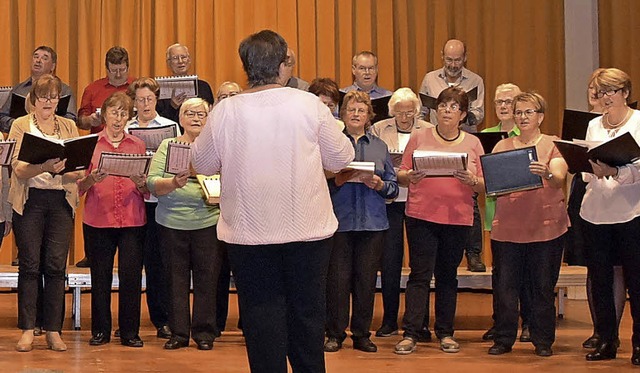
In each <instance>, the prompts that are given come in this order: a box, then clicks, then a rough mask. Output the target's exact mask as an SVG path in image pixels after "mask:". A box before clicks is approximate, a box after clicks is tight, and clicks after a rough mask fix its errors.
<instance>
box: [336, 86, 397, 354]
mask: <svg viewBox="0 0 640 373" xmlns="http://www.w3.org/2000/svg"><path fill="white" fill-rule="evenodd" d="M340 116H341V118H342V120H343V121H344V123H345V135H346V136H347V137H349V139H350V140H351V142H352V144H353V147H354V148H355V153H356V156H355V161H358V162H373V163H374V164H375V170H374V173H373V175H372V174H370V173H369V174H367V173H366V172H363V171H352V170H349V171H343V172H340V173H338V174H337V175H336V176H335V178H332V179H331V180H330V181H329V184H330V185H329V190H330V193H331V200H332V203H333V210H334V212H335V214H336V217H337V218H338V224H339V225H338V230H337V232H336V234H335V235H334V238H333V249H332V252H331V259H330V261H329V276H328V278H327V337H328V339H327V341H326V343H325V345H324V350H325V351H326V352H335V351H338V350H339V349H340V348H341V347H342V342H343V341H344V339H345V338H346V336H347V334H346V332H345V330H346V328H347V326H348V325H349V296H350V295H352V296H353V297H352V299H353V312H352V316H351V334H352V336H351V338H352V339H353V348H354V349H358V350H361V351H365V352H376V351H377V347H376V345H375V344H374V343H373V342H371V339H369V337H370V335H371V333H370V332H369V330H370V326H371V320H372V318H373V302H374V298H375V286H376V276H377V272H378V269H379V266H380V260H381V257H382V249H383V245H384V233H385V231H386V230H387V229H388V228H389V222H388V220H387V213H386V206H385V199H392V198H395V197H396V196H397V195H398V182H397V179H396V173H395V171H394V169H393V163H392V161H391V156H390V155H389V151H388V149H387V145H386V144H385V143H384V141H382V140H381V139H380V138H378V137H376V136H374V135H373V134H371V132H369V131H368V130H369V127H371V119H373V117H374V113H373V108H372V107H371V99H370V98H369V95H368V94H367V93H365V92H360V91H351V92H349V93H347V95H346V96H345V97H344V101H343V103H342V107H341V109H340Z"/></svg>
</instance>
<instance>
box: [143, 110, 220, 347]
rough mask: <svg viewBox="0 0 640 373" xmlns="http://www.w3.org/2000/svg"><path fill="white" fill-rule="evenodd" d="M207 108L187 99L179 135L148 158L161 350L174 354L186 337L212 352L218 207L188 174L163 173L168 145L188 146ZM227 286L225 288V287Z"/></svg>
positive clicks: (181, 112) (217, 257)
mask: <svg viewBox="0 0 640 373" xmlns="http://www.w3.org/2000/svg"><path fill="white" fill-rule="evenodd" d="M208 113H209V104H208V103H207V102H206V101H204V100H203V99H201V98H190V99H188V100H186V101H185V102H183V103H182V106H180V124H181V125H182V128H184V134H183V135H181V136H178V137H176V138H174V139H166V140H164V141H162V143H161V144H160V146H159V147H158V150H157V152H156V153H155V155H154V156H153V161H152V162H151V168H150V169H149V177H148V178H147V186H148V187H149V190H150V191H151V192H152V193H153V194H154V195H155V196H157V197H158V207H157V208H156V214H155V219H156V222H157V223H158V234H159V242H160V252H161V253H162V257H163V259H164V261H165V265H166V268H168V271H167V275H168V276H167V279H168V287H169V294H168V295H169V298H170V299H171V301H170V302H169V303H170V304H169V327H170V328H171V331H172V335H171V339H169V340H168V341H167V342H166V343H165V345H164V348H165V349H167V350H175V349H178V348H181V347H187V346H188V345H189V336H191V338H193V339H194V341H195V342H196V345H197V347H198V349H199V350H211V349H212V348H213V340H214V338H215V331H216V323H215V321H216V317H215V309H216V308H215V299H216V286H211V285H212V284H214V283H215V282H216V281H217V279H218V274H219V271H220V261H221V255H220V246H219V244H218V237H217V235H216V224H217V223H218V216H219V215H220V209H219V208H218V205H217V204H215V205H208V204H206V203H205V200H204V199H203V198H202V195H203V192H202V188H201V187H200V184H199V183H198V181H197V180H196V179H195V178H194V177H193V176H195V175H192V173H191V172H190V171H189V170H186V171H183V172H180V173H178V174H171V173H168V172H167V171H166V170H165V164H166V163H167V156H168V148H169V144H170V143H171V142H180V143H183V144H184V143H186V144H191V143H193V141H194V140H195V139H196V138H197V137H198V136H199V135H200V132H201V131H202V128H203V127H204V125H205V121H206V120H207V115H208ZM192 275H193V312H192V314H190V308H191V307H189V288H190V282H191V279H192ZM228 286H229V285H228V284H227V287H228Z"/></svg>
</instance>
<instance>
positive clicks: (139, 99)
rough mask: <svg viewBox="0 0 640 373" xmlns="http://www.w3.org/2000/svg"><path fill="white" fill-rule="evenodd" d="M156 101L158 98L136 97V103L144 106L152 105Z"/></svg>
mask: <svg viewBox="0 0 640 373" xmlns="http://www.w3.org/2000/svg"><path fill="white" fill-rule="evenodd" d="M155 99H156V96H147V97H136V102H137V103H139V104H141V105H144V104H145V103H149V104H150V103H152V102H153V101H154V100H155Z"/></svg>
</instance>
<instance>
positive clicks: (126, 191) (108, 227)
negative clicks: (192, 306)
mask: <svg viewBox="0 0 640 373" xmlns="http://www.w3.org/2000/svg"><path fill="white" fill-rule="evenodd" d="M131 114H133V104H132V100H131V98H130V97H129V96H127V95H126V94H125V93H124V92H116V93H114V94H112V95H111V96H109V98H107V99H106V100H105V101H104V103H103V104H102V110H101V115H102V120H103V121H104V123H105V128H104V130H102V131H101V132H100V133H98V143H97V144H96V148H95V150H94V151H93V157H92V158H91V164H90V165H89V173H88V174H87V176H86V177H85V178H83V179H81V180H80V181H79V182H78V186H79V188H80V192H81V193H86V194H87V198H86V200H85V209H84V219H83V221H82V223H83V224H82V231H83V233H84V245H85V252H88V253H89V257H90V258H91V260H90V261H89V262H90V265H91V335H92V337H91V339H90V340H89V345H91V346H100V345H103V344H106V343H109V341H110V335H111V281H112V279H113V260H114V257H115V255H116V249H117V250H118V277H119V279H120V291H119V292H118V303H119V304H118V323H119V325H120V343H121V344H122V345H124V346H127V347H142V346H143V342H142V340H141V339H140V337H139V336H138V331H139V329H140V291H141V289H140V284H141V281H142V245H143V243H144V227H145V223H146V222H147V219H146V214H145V206H144V196H145V194H148V193H149V191H148V190H147V187H146V177H145V175H132V176H131V177H122V176H113V175H108V174H106V173H105V172H104V171H101V170H100V169H99V168H98V165H99V163H100V156H101V154H102V153H103V152H112V153H124V154H144V153H145V146H144V142H143V141H142V140H140V139H139V138H137V137H135V136H132V135H129V134H128V133H126V132H125V131H124V127H125V124H126V123H127V120H128V119H129V118H130V117H131Z"/></svg>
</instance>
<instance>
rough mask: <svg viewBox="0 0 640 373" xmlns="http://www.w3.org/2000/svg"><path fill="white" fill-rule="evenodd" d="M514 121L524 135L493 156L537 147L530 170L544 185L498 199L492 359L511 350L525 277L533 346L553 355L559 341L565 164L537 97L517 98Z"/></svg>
mask: <svg viewBox="0 0 640 373" xmlns="http://www.w3.org/2000/svg"><path fill="white" fill-rule="evenodd" d="M513 104H514V106H513V107H514V109H513V110H514V117H515V121H516V125H517V126H518V128H519V129H520V135H519V136H515V137H511V138H508V139H504V140H502V141H500V142H499V143H498V144H497V145H496V147H495V149H494V150H493V152H494V153H495V152H500V151H506V150H513V149H518V148H524V147H529V146H535V147H536V152H537V154H538V161H534V162H531V164H530V165H529V170H530V171H531V173H533V174H536V175H539V176H541V177H542V179H543V187H542V188H539V189H534V190H528V191H523V192H514V193H510V194H507V195H503V196H500V197H498V199H497V201H496V214H495V216H494V219H493V225H492V229H491V248H492V252H493V261H494V263H495V266H496V268H499V269H500V270H499V271H497V273H496V274H495V275H496V283H495V287H494V289H493V296H494V297H496V302H494V303H495V304H496V306H497V308H496V309H495V314H496V331H495V337H494V345H493V346H492V347H491V348H490V349H489V354H490V355H501V354H504V353H506V352H510V351H511V347H512V346H513V343H514V342H515V340H516V334H517V332H518V294H519V289H520V288H521V284H522V282H523V281H524V279H525V278H526V279H528V281H529V284H530V289H531V316H530V325H529V329H530V331H531V342H533V344H534V345H535V353H536V355H538V356H551V355H552V353H553V352H552V350H551V345H552V344H553V342H554V340H555V320H556V319H555V317H556V309H555V304H554V302H555V297H554V288H555V286H556V281H557V280H558V274H559V273H560V264H561V261H562V249H563V243H564V242H563V238H564V233H565V232H567V227H568V225H569V216H568V215H567V210H566V207H565V198H564V192H563V191H562V186H563V185H564V182H565V177H566V175H567V168H568V167H567V164H566V163H565V161H564V159H563V158H562V156H561V155H560V152H558V149H556V147H555V145H554V143H553V140H557V139H558V138H557V137H556V136H549V135H544V134H542V133H540V124H541V123H542V121H543V120H544V112H545V107H546V103H545V101H544V98H542V96H540V95H539V94H537V93H529V92H526V93H521V94H519V95H517V96H516V97H514V99H513Z"/></svg>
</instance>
